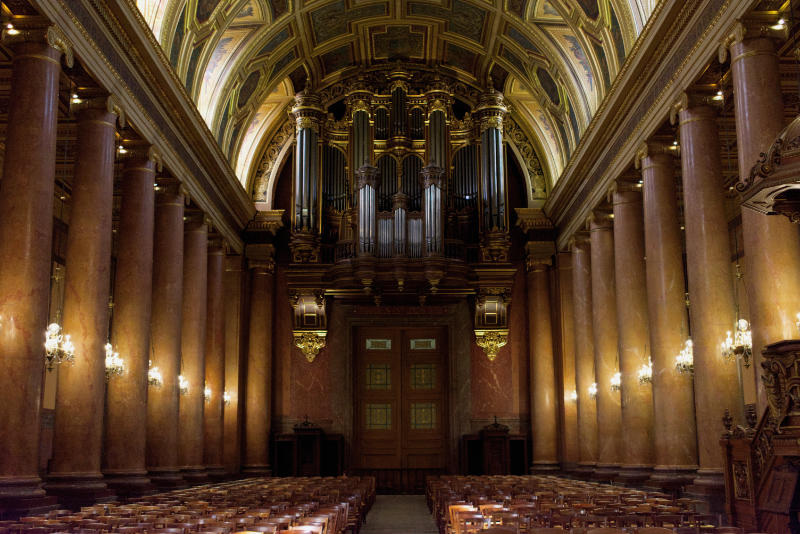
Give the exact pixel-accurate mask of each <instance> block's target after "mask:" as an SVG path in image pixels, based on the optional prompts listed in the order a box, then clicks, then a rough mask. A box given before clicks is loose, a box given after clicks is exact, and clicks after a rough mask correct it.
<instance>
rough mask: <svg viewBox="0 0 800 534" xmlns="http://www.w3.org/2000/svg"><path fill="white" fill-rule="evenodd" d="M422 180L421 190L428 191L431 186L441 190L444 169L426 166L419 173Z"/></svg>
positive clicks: (432, 165)
mask: <svg viewBox="0 0 800 534" xmlns="http://www.w3.org/2000/svg"><path fill="white" fill-rule="evenodd" d="M420 176H421V178H422V188H423V189H428V188H429V187H431V186H436V187H438V188H439V189H442V180H443V178H444V169H442V168H441V167H437V166H436V165H434V164H432V163H431V164H428V165H426V166H424V167H423V168H422V170H421V171H420Z"/></svg>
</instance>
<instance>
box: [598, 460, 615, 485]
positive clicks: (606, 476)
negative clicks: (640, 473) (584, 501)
mask: <svg viewBox="0 0 800 534" xmlns="http://www.w3.org/2000/svg"><path fill="white" fill-rule="evenodd" d="M617 475H619V464H600V463H598V464H597V465H596V466H595V468H594V472H593V473H592V480H598V481H600V482H612V481H614V480H616V479H617Z"/></svg>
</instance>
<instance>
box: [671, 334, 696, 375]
mask: <svg viewBox="0 0 800 534" xmlns="http://www.w3.org/2000/svg"><path fill="white" fill-rule="evenodd" d="M675 368H676V369H677V370H678V372H679V373H684V374H692V373H693V372H694V348H693V343H692V340H691V338H689V339H687V340H686V345H684V347H683V348H682V349H681V351H680V352H679V353H678V355H677V356H675Z"/></svg>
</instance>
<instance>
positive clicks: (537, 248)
mask: <svg viewBox="0 0 800 534" xmlns="http://www.w3.org/2000/svg"><path fill="white" fill-rule="evenodd" d="M555 252H556V247H555V243H553V242H552V241H528V242H527V243H525V270H526V271H528V272H529V273H530V272H535V271H546V270H547V269H548V267H550V266H552V265H553V254H555Z"/></svg>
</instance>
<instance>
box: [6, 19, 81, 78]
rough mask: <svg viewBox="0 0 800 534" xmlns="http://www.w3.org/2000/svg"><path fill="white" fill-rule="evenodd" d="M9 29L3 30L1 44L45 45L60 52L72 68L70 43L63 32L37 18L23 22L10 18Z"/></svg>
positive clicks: (72, 60) (72, 59) (22, 20)
mask: <svg viewBox="0 0 800 534" xmlns="http://www.w3.org/2000/svg"><path fill="white" fill-rule="evenodd" d="M10 25H11V27H8V26H6V27H5V28H3V33H2V41H3V44H5V45H6V46H9V47H13V46H14V45H17V44H22V43H35V42H39V43H45V44H47V45H48V46H50V47H51V48H54V49H56V50H58V51H60V52H61V53H62V54H63V55H64V63H65V64H66V65H67V67H70V68H72V66H73V65H74V63H75V58H74V56H73V53H72V43H70V42H69V40H68V39H67V37H66V36H65V35H64V32H62V31H61V29H60V28H59V27H58V26H56V25H54V24H49V23H48V22H47V21H46V20H44V19H40V18H38V17H35V18H32V19H29V20H25V19H23V18H12V19H11V22H10Z"/></svg>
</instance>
